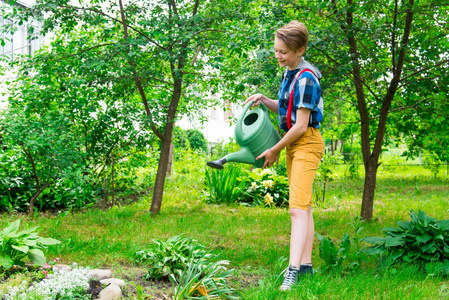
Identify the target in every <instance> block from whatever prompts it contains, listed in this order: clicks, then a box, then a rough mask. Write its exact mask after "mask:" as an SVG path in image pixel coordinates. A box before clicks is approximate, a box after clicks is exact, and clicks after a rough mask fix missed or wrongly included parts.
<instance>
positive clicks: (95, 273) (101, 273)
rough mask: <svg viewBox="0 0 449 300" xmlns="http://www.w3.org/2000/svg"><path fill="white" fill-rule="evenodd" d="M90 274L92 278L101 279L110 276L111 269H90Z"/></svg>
mask: <svg viewBox="0 0 449 300" xmlns="http://www.w3.org/2000/svg"><path fill="white" fill-rule="evenodd" d="M90 274H92V277H93V278H96V279H98V280H101V279H107V278H111V276H112V271H111V270H101V269H93V270H90Z"/></svg>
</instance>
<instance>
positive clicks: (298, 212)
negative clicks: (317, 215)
mask: <svg viewBox="0 0 449 300" xmlns="http://www.w3.org/2000/svg"><path fill="white" fill-rule="evenodd" d="M308 215H309V211H308V210H305V209H299V208H290V216H291V218H292V219H301V218H307V217H308Z"/></svg>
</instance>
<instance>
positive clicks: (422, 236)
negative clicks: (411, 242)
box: [416, 234, 432, 243]
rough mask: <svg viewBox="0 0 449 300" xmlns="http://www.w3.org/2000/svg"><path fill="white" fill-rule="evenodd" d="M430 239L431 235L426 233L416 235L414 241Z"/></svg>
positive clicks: (423, 241)
mask: <svg viewBox="0 0 449 300" xmlns="http://www.w3.org/2000/svg"><path fill="white" fill-rule="evenodd" d="M431 239H432V236H430V235H428V234H426V235H418V236H417V237H416V241H417V242H418V243H427V242H428V241H430V240H431Z"/></svg>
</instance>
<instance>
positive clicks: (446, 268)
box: [443, 259, 449, 275]
mask: <svg viewBox="0 0 449 300" xmlns="http://www.w3.org/2000/svg"><path fill="white" fill-rule="evenodd" d="M443 267H444V272H445V273H446V275H449V259H445V260H444V261H443Z"/></svg>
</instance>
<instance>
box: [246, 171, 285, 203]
mask: <svg viewBox="0 0 449 300" xmlns="http://www.w3.org/2000/svg"><path fill="white" fill-rule="evenodd" d="M245 173H246V174H245V175H246V176H245V177H241V180H242V181H243V182H244V183H245V188H244V189H243V192H242V196H241V197H240V199H239V201H240V202H243V203H247V204H249V205H261V206H266V207H287V206H288V197H289V187H288V179H287V178H286V177H284V176H280V175H277V174H276V172H275V171H274V170H273V169H264V170H262V169H254V170H253V171H246V172H245Z"/></svg>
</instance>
